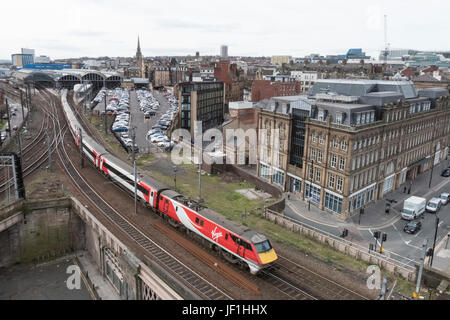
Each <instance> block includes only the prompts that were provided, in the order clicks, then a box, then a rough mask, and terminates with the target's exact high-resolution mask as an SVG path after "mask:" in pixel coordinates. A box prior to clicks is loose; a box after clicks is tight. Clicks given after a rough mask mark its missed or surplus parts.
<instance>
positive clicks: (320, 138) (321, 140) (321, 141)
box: [319, 134, 323, 144]
mask: <svg viewBox="0 0 450 320" xmlns="http://www.w3.org/2000/svg"><path fill="white" fill-rule="evenodd" d="M319 143H320V144H323V135H322V134H321V135H320V136H319Z"/></svg>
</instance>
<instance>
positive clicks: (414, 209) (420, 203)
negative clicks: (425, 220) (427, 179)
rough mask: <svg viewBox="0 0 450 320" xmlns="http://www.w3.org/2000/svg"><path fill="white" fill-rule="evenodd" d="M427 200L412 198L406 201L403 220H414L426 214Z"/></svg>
mask: <svg viewBox="0 0 450 320" xmlns="http://www.w3.org/2000/svg"><path fill="white" fill-rule="evenodd" d="M426 205H427V199H425V198H421V197H416V196H412V197H409V198H408V199H406V200H405V202H404V203H403V209H402V212H401V214H402V218H403V219H405V220H414V219H416V218H417V217H419V216H420V215H421V214H423V213H424V212H425V207H426Z"/></svg>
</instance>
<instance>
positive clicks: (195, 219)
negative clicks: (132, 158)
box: [61, 90, 277, 274]
mask: <svg viewBox="0 0 450 320" xmlns="http://www.w3.org/2000/svg"><path fill="white" fill-rule="evenodd" d="M66 98H67V90H62V91H61V100H62V108H63V110H64V114H65V116H66V119H67V122H68V124H69V128H70V131H71V133H72V136H73V138H74V140H75V143H76V145H77V146H78V147H80V132H81V135H82V139H81V141H82V143H83V148H82V152H83V154H84V156H85V157H86V158H87V159H89V160H90V161H91V162H92V163H93V164H94V165H95V167H97V169H98V170H99V171H100V172H102V173H103V174H104V175H105V176H107V177H108V178H110V179H111V180H113V181H114V182H115V183H117V184H118V185H119V186H121V187H122V188H123V189H125V190H127V191H129V192H130V193H132V194H133V195H134V175H133V167H132V166H131V165H129V164H128V163H125V162H124V161H122V160H120V159H118V158H117V157H115V156H113V155H112V154H110V153H109V152H108V151H106V149H105V148H104V147H103V146H101V145H99V144H98V143H96V142H95V141H94V140H93V139H92V138H91V137H90V136H89V135H88V134H87V133H86V132H85V131H84V130H83V128H82V127H81V126H80V124H79V121H78V119H77V118H76V116H75V114H74V113H73V111H72V109H71V108H70V106H69V104H68V103H67V99H66ZM137 196H138V198H139V200H140V202H142V203H144V204H145V205H146V206H148V207H151V208H153V209H154V210H155V211H156V212H157V213H158V214H160V215H162V216H163V217H165V218H166V219H167V220H168V221H169V222H170V223H171V224H172V225H174V226H177V227H184V228H186V229H188V230H189V231H191V232H194V233H195V234H196V235H198V236H199V237H200V238H202V239H204V240H206V241H207V243H208V244H209V246H210V247H211V248H213V249H217V250H220V251H221V252H222V254H223V256H224V257H225V258H226V259H227V260H228V261H231V262H233V263H243V264H244V265H245V264H246V265H248V267H249V269H250V272H251V273H252V274H256V273H258V272H259V271H260V270H262V269H264V268H267V267H269V266H270V265H272V264H273V262H274V261H275V260H277V255H276V253H275V251H274V249H273V248H272V246H271V244H270V241H269V240H268V239H267V238H266V237H265V236H264V235H262V234H260V233H257V232H255V231H254V230H251V229H249V228H247V227H245V226H243V225H240V224H238V223H235V222H233V221H231V220H229V219H227V218H225V217H224V216H223V215H221V214H219V213H217V212H214V211H213V210H211V209H208V208H205V207H203V206H201V205H199V204H198V203H196V202H194V201H192V200H190V199H187V198H185V197H184V196H182V195H181V194H179V193H178V192H176V191H174V190H172V189H170V188H169V187H167V186H166V185H164V184H163V183H161V182H159V181H157V180H155V179H154V178H152V177H149V176H147V175H143V174H139V175H138V179H137Z"/></svg>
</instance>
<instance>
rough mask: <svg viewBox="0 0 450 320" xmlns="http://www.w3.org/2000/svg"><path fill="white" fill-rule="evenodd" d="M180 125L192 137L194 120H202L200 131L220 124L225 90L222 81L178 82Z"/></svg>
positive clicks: (222, 116) (222, 117)
mask: <svg viewBox="0 0 450 320" xmlns="http://www.w3.org/2000/svg"><path fill="white" fill-rule="evenodd" d="M177 91H178V103H179V107H180V108H179V110H180V111H179V112H180V114H179V118H180V127H181V128H183V129H187V130H189V132H190V134H191V137H194V129H195V128H194V122H195V121H201V122H202V133H203V132H205V131H206V130H208V129H211V128H216V127H219V126H220V125H222V123H223V120H224V103H225V91H224V84H223V82H182V83H179V84H178V89H177Z"/></svg>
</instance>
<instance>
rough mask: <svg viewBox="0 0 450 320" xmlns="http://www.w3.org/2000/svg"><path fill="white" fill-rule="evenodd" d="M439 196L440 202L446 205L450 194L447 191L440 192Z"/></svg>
mask: <svg viewBox="0 0 450 320" xmlns="http://www.w3.org/2000/svg"><path fill="white" fill-rule="evenodd" d="M439 198H440V199H441V203H442V204H443V205H446V204H447V203H448V202H449V200H450V194H449V193H447V192H443V193H441V195H440V196H439Z"/></svg>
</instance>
